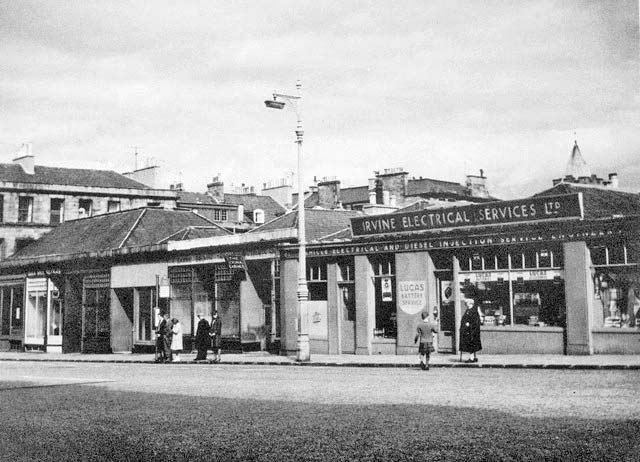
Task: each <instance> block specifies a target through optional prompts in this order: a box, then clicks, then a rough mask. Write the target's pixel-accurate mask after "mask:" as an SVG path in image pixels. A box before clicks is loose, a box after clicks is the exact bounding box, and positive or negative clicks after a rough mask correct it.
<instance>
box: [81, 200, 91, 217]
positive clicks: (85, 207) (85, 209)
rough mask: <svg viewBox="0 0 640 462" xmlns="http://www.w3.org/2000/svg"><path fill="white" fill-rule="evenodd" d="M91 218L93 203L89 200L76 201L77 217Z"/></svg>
mask: <svg viewBox="0 0 640 462" xmlns="http://www.w3.org/2000/svg"><path fill="white" fill-rule="evenodd" d="M90 216H93V201H92V200H91V199H80V200H79V201H78V217H79V218H83V217H90Z"/></svg>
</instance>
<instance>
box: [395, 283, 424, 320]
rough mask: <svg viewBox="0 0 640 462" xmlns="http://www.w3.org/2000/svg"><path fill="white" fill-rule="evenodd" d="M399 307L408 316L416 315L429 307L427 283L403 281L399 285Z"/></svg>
mask: <svg viewBox="0 0 640 462" xmlns="http://www.w3.org/2000/svg"><path fill="white" fill-rule="evenodd" d="M398 306H399V307H400V309H401V310H402V311H404V312H405V313H407V314H416V313H419V312H420V311H422V310H423V309H424V308H426V306H427V284H426V283H425V281H401V282H399V283H398Z"/></svg>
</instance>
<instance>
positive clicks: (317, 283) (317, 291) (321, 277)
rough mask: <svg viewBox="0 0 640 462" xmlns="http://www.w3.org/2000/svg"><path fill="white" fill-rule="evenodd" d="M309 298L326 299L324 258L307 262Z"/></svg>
mask: <svg viewBox="0 0 640 462" xmlns="http://www.w3.org/2000/svg"><path fill="white" fill-rule="evenodd" d="M307 289H308V290H309V300H327V263H326V261H324V260H309V261H308V262H307Z"/></svg>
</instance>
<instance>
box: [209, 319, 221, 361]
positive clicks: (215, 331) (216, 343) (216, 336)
mask: <svg viewBox="0 0 640 462" xmlns="http://www.w3.org/2000/svg"><path fill="white" fill-rule="evenodd" d="M209 335H210V336H211V343H212V349H213V353H214V354H215V357H214V359H213V362H214V363H219V362H220V348H221V347H222V321H221V320H220V317H219V316H218V312H217V311H214V313H213V317H212V318H211V329H210V330H209Z"/></svg>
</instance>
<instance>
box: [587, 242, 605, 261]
mask: <svg viewBox="0 0 640 462" xmlns="http://www.w3.org/2000/svg"><path fill="white" fill-rule="evenodd" d="M590 250H591V264H593V265H606V264H607V258H606V252H605V248H604V246H598V247H592V248H591V249H590Z"/></svg>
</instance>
